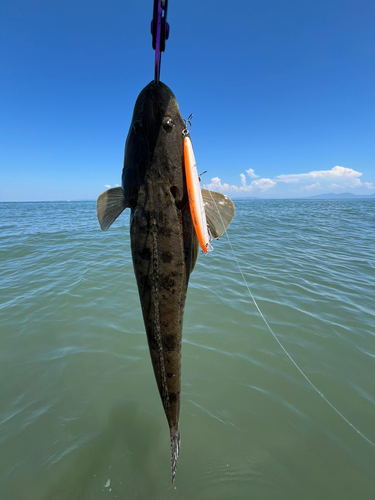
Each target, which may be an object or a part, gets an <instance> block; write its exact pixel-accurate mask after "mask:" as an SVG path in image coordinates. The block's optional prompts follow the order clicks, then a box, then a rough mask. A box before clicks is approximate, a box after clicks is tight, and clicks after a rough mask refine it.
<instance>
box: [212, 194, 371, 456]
mask: <svg viewBox="0 0 375 500" xmlns="http://www.w3.org/2000/svg"><path fill="white" fill-rule="evenodd" d="M210 194H211V191H210ZM211 198H212V201H213V202H214V204H215V207H216V210H217V212H218V214H219V216H220V219H221V222H222V224H223V227H225V226H224V222H223V219H222V218H221V214H220V211H219V210H218V208H217V205H216V203H215V200H214V198H213V196H212V194H211ZM225 233H226V235H227V238H228V243H229V246H230V248H231V250H232V253H233V256H234V260H235V261H236V263H237V266H238V269H239V271H240V273H241V276H242V279H243V281H244V283H245V286H246V288H247V291H248V292H249V295H250V297H251V299H252V301H253V302H254V305H255V307H256V309H257V311H258V312H259V314H260V316H261V318H262V319H263V321H264V323H265V324H266V326H267V328H268V330H269V331H270V332H271V335H272V336H273V338H274V339H275V340H276V342H277V343H278V344H279V346H280V347H281V349H282V350H283V352H284V353H285V355H286V356H287V357H288V359H289V360H290V361H291V363H292V364H293V365H294V366H295V367H296V369H297V370H298V371H299V373H300V374H301V375H302V377H303V378H304V379H305V380H306V381H307V382H308V383H309V384H310V386H311V387H312V388H313V389H314V391H315V392H317V393H318V394H319V396H320V397H321V398H322V399H323V400H324V401H325V402H326V403H327V405H328V406H330V407H331V408H332V410H333V411H334V412H336V413H337V415H338V416H339V417H341V418H342V420H344V422H346V423H347V424H348V425H349V426H350V427H351V428H352V429H353V430H354V431H355V432H357V434H359V435H360V436H361V437H362V438H363V439H364V440H365V441H367V443H368V444H370V445H371V446H373V447H374V448H375V443H373V442H372V441H371V440H370V439H369V438H368V437H366V436H365V435H364V434H363V433H362V432H361V431H360V430H359V429H357V427H356V426H355V425H354V424H352V423H351V422H350V421H349V420H348V419H347V418H346V417H345V416H344V415H343V414H342V413H341V412H340V411H339V410H338V409H337V408H336V407H335V406H334V405H333V404H332V403H331V402H330V401H329V400H328V399H327V398H326V397H325V396H324V394H323V393H322V392H321V391H320V390H319V389H318V388H317V387H316V386H315V385H314V384H313V383H312V382H311V380H310V379H309V377H308V376H307V375H306V374H305V373H304V372H303V371H302V369H301V368H300V367H299V366H298V364H297V363H296V362H295V361H294V359H293V358H292V356H291V355H290V354H289V352H288V351H287V350H286V349H285V347H284V346H283V344H282V343H281V342H280V340H279V339H278V338H277V336H276V334H275V333H274V332H273V330H272V328H271V327H270V325H269V324H268V321H267V320H266V318H265V317H264V316H263V313H262V311H261V310H260V308H259V306H258V304H257V302H256V300H255V298H254V296H253V294H252V292H251V290H250V287H249V285H248V284H247V281H246V279H245V275H244V273H243V272H242V269H241V266H240V263H239V261H238V259H237V256H236V254H235V251H234V248H233V246H232V243H231V241H230V239H229V235H228V231H226V230H225Z"/></svg>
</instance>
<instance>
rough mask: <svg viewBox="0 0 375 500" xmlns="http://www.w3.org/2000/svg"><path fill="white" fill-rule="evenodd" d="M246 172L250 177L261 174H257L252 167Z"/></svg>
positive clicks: (256, 176) (253, 177)
mask: <svg viewBox="0 0 375 500" xmlns="http://www.w3.org/2000/svg"><path fill="white" fill-rule="evenodd" d="M246 173H247V175H248V176H249V177H250V179H257V178H258V177H259V175H255V173H254V170H253V169H252V168H249V170H246Z"/></svg>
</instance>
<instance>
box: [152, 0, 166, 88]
mask: <svg viewBox="0 0 375 500" xmlns="http://www.w3.org/2000/svg"><path fill="white" fill-rule="evenodd" d="M167 9H168V0H154V15H153V18H152V21H151V35H152V48H153V49H154V50H155V77H154V80H155V83H159V81H160V66H161V53H162V52H164V50H165V42H166V40H168V38H169V24H168V23H167ZM163 12H164V16H163Z"/></svg>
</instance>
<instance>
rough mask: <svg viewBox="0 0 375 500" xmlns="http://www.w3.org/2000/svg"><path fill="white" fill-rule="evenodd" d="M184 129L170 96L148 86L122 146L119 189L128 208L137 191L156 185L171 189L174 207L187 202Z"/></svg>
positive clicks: (157, 85)
mask: <svg viewBox="0 0 375 500" xmlns="http://www.w3.org/2000/svg"><path fill="white" fill-rule="evenodd" d="M184 129H185V123H184V120H183V119H182V116H181V113H180V110H179V106H178V103H177V100H176V97H175V96H174V94H173V92H172V91H171V90H170V89H169V87H167V85H165V84H164V83H162V82H158V83H155V82H153V81H152V82H151V83H149V84H148V85H147V86H146V87H145V88H144V89H143V90H142V91H141V93H140V94H139V96H138V98H137V101H136V103H135V106H134V112H133V118H132V121H131V124H130V128H129V133H128V136H127V139H126V144H125V155H124V168H123V173H122V189H123V192H124V195H125V198H126V199H127V201H128V203H129V205H130V207H132V208H133V207H135V206H136V204H137V199H138V195H139V192H140V190H141V191H142V190H144V189H146V188H147V185H148V184H150V183H155V182H162V183H163V184H164V185H166V186H167V185H168V184H169V185H170V186H169V187H170V189H171V192H172V193H173V196H174V198H175V202H176V204H177V205H179V204H181V203H182V200H183V199H185V198H186V182H185V177H184V173H183V130H184Z"/></svg>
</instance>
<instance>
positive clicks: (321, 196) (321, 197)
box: [306, 193, 375, 200]
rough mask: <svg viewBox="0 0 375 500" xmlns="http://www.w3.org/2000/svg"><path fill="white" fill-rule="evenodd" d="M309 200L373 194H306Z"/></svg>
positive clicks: (370, 196)
mask: <svg viewBox="0 0 375 500" xmlns="http://www.w3.org/2000/svg"><path fill="white" fill-rule="evenodd" d="M306 198H307V199H309V200H328V199H332V198H375V193H374V194H353V193H340V194H335V193H326V194H316V195H315V196H307V197H306Z"/></svg>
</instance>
